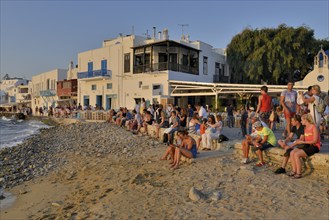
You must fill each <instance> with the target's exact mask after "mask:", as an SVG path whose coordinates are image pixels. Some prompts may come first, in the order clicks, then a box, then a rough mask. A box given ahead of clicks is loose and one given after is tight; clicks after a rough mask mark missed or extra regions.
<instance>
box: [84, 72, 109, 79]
mask: <svg viewBox="0 0 329 220" xmlns="http://www.w3.org/2000/svg"><path fill="white" fill-rule="evenodd" d="M93 77H110V78H111V77H112V71H111V70H94V71H88V72H79V73H78V79H85V78H93Z"/></svg>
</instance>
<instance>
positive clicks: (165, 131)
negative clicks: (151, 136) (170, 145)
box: [163, 126, 172, 134]
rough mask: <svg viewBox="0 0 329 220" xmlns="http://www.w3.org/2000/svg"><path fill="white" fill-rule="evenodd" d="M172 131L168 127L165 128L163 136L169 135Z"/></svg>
mask: <svg viewBox="0 0 329 220" xmlns="http://www.w3.org/2000/svg"><path fill="white" fill-rule="evenodd" d="M171 131H172V127H171V126H170V128H166V129H165V130H164V131H163V133H165V134H169V133H170V132H171Z"/></svg>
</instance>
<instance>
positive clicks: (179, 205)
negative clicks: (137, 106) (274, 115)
mask: <svg viewBox="0 0 329 220" xmlns="http://www.w3.org/2000/svg"><path fill="white" fill-rule="evenodd" d="M38 119H39V120H41V121H43V120H49V118H48V117H38ZM55 120H56V121H58V122H59V123H60V125H58V126H55V127H52V128H50V129H47V130H42V131H41V134H40V135H37V136H33V137H31V138H30V139H29V140H27V141H25V142H24V143H23V144H21V145H19V146H17V147H14V148H11V149H7V150H2V151H0V160H2V159H1V158H5V160H4V163H3V164H0V165H1V166H3V168H4V169H3V170H4V171H5V177H4V178H5V179H4V180H5V183H6V184H7V187H5V191H7V190H8V193H11V194H13V195H15V196H16V197H17V199H16V201H15V203H14V204H13V206H12V207H10V208H7V209H4V210H1V211H0V212H1V213H0V214H1V217H2V218H4V219H14V218H16V219H17V218H21V219H109V218H110V219H232V218H238V219H315V218H316V219H323V220H325V219H328V212H329V207H328V205H327V204H328V199H329V196H328V195H327V191H328V189H329V185H328V178H329V177H328V173H326V172H323V171H324V170H323V169H322V168H321V167H320V166H317V165H316V164H317V163H316V161H317V158H316V157H314V158H312V160H311V162H312V164H314V167H313V169H306V172H305V173H303V175H304V174H305V175H304V176H303V178H301V179H298V180H296V179H293V178H290V177H288V176H287V175H275V174H274V173H273V171H274V170H275V169H276V166H277V165H278V164H280V163H276V162H275V160H274V159H273V157H270V158H269V159H271V160H270V161H268V160H267V158H266V157H265V161H266V162H268V166H266V167H255V166H254V164H255V163H254V162H252V163H250V164H246V165H245V164H241V163H240V160H241V157H240V155H239V154H238V152H239V151H240V149H239V145H240V143H241V140H242V135H241V133H240V129H239V128H228V127H224V130H223V133H224V134H225V135H226V136H228V137H229V138H230V141H228V142H223V143H222V145H221V146H220V147H219V148H218V149H216V150H212V151H201V152H200V154H198V156H197V158H196V159H195V160H194V161H190V162H191V163H182V164H181V166H180V169H178V170H172V169H170V164H169V161H160V157H161V156H162V155H163V153H164V151H165V149H166V147H167V146H166V145H165V144H163V143H162V142H161V141H158V140H156V139H155V138H153V137H151V135H153V132H152V130H151V127H150V129H148V130H149V131H150V135H148V136H142V135H133V134H132V133H131V132H129V131H127V130H126V129H124V128H121V127H118V126H116V125H114V124H109V123H105V122H102V121H99V122H98V123H94V122H87V121H83V120H77V119H65V118H60V119H55ZM275 133H276V135H280V133H282V130H281V131H280V130H278V131H277V132H275ZM278 137H279V136H278ZM327 146H328V142H327V140H326V141H325V142H324V147H323V149H327ZM275 149H277V150H280V149H279V148H275ZM273 150H274V149H273ZM271 154H272V151H271V150H270V151H269V155H271ZM273 154H274V152H273ZM317 155H325V157H326V158H327V159H328V152H327V150H326V151H325V152H323V153H322V152H321V153H319V154H317ZM314 156H315V155H314ZM277 157H281V154H280V155H277ZM0 168H1V167H0ZM13 168H15V169H13ZM327 170H328V167H327ZM309 171H312V172H309ZM21 180H22V181H21ZM4 201H5V200H2V203H4ZM296 209H299V210H298V211H296Z"/></svg>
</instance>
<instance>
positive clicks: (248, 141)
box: [241, 117, 260, 164]
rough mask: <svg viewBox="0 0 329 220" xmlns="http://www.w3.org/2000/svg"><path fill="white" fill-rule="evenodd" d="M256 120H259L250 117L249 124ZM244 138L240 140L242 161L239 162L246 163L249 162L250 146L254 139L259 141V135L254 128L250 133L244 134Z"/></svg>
mask: <svg viewBox="0 0 329 220" xmlns="http://www.w3.org/2000/svg"><path fill="white" fill-rule="evenodd" d="M256 122H260V121H259V119H258V118H257V117H253V118H251V124H252V125H254V124H255V123H256ZM245 137H246V138H245V139H244V140H243V141H242V152H243V156H242V161H241V163H244V164H247V163H249V151H250V146H252V145H253V143H254V141H256V142H257V141H260V136H259V135H258V134H257V131H256V129H255V128H253V129H252V133H251V134H250V135H245Z"/></svg>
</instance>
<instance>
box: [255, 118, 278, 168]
mask: <svg viewBox="0 0 329 220" xmlns="http://www.w3.org/2000/svg"><path fill="white" fill-rule="evenodd" d="M253 126H254V128H255V129H256V130H257V134H258V135H259V136H260V137H261V139H260V140H255V141H254V142H253V146H254V148H253V150H254V151H255V152H256V154H257V156H258V158H259V160H260V162H259V163H257V164H256V166H257V167H261V166H265V162H264V160H263V151H264V150H266V149H268V148H271V147H274V146H275V145H276V143H277V141H276V137H275V135H274V133H273V131H272V130H271V129H270V128H268V127H263V125H262V123H261V122H260V121H258V122H255V123H254V125H253Z"/></svg>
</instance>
